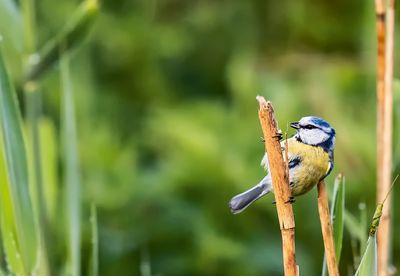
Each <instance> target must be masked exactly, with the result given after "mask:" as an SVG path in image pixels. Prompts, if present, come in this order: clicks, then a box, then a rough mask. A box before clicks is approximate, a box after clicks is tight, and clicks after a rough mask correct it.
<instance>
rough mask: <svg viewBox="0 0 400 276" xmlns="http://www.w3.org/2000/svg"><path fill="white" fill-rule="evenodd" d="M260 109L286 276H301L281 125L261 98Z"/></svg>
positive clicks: (271, 109)
mask: <svg viewBox="0 0 400 276" xmlns="http://www.w3.org/2000/svg"><path fill="white" fill-rule="evenodd" d="M257 101H258V103H259V105H260V109H259V111H258V116H259V119H260V124H261V127H262V130H263V134H264V140H265V150H266V152H268V163H269V171H270V174H271V177H272V186H273V189H274V194H275V201H276V209H277V213H278V219H279V225H280V229H281V236H282V248H283V268H284V273H285V275H286V276H296V275H297V265H296V254H295V235H294V234H295V223H294V215H293V209H292V205H291V203H290V201H289V199H290V197H291V192H290V189H289V176H288V174H287V170H286V165H285V162H284V160H283V156H282V150H281V145H280V142H279V139H277V137H276V135H277V133H278V125H277V122H276V120H275V115H274V109H273V107H272V104H271V102H269V101H268V102H267V101H266V100H265V99H264V97H261V96H257Z"/></svg>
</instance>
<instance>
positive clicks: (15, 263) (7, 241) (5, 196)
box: [0, 133, 25, 275]
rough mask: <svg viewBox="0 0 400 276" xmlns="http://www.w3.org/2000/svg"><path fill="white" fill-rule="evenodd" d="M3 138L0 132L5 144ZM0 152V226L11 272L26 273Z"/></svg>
mask: <svg viewBox="0 0 400 276" xmlns="http://www.w3.org/2000/svg"><path fill="white" fill-rule="evenodd" d="M2 140H3V139H2V134H1V133H0V142H1V143H0V144H3V142H2ZM0 154H1V155H0V228H1V235H2V242H3V248H4V252H5V259H6V262H7V266H8V270H9V271H10V272H12V273H15V274H17V275H23V274H25V270H24V265H23V263H22V260H21V258H18V256H20V255H21V254H20V252H19V249H18V247H17V241H16V234H15V216H14V210H13V206H12V203H11V202H12V199H11V193H10V186H9V184H8V175H7V169H6V164H5V159H4V152H3V149H2V148H0Z"/></svg>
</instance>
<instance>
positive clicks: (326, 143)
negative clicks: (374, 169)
mask: <svg viewBox="0 0 400 276" xmlns="http://www.w3.org/2000/svg"><path fill="white" fill-rule="evenodd" d="M290 126H291V127H292V128H294V129H295V130H296V133H295V134H294V135H293V136H292V137H290V138H289V139H287V144H288V160H289V161H288V167H289V186H290V190H291V193H292V197H291V198H290V199H289V201H291V202H294V198H295V197H297V196H300V195H303V194H305V193H307V192H308V191H310V190H311V189H312V188H313V187H314V186H315V185H317V184H318V183H319V182H320V181H321V180H323V179H324V178H325V177H327V176H328V175H329V173H330V172H331V171H332V169H333V165H334V147H335V139H336V131H335V129H334V128H333V127H332V126H331V125H330V124H329V123H328V122H326V121H325V120H324V119H322V118H320V117H316V116H306V117H302V118H301V119H300V120H299V121H298V122H293V123H291V124H290ZM281 148H282V154H283V158H284V159H286V153H285V141H282V142H281ZM261 165H262V166H263V167H264V168H265V169H266V170H267V172H268V166H269V165H268V155H267V153H265V155H264V157H263V159H262V161H261ZM270 192H273V188H272V179H271V175H270V174H268V173H267V175H266V176H265V177H264V178H263V179H262V180H261V181H260V182H259V183H258V184H257V185H255V186H254V187H253V188H251V189H249V190H247V191H245V192H243V193H241V194H238V195H236V196H235V197H233V198H232V199H231V200H230V202H229V207H230V210H231V212H232V213H233V214H238V213H240V212H242V211H243V210H245V209H246V208H247V207H248V206H249V205H250V204H252V203H253V202H254V201H256V200H257V199H259V198H261V197H263V196H265V195H266V194H268V193H270Z"/></svg>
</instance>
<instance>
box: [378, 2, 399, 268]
mask: <svg viewBox="0 0 400 276" xmlns="http://www.w3.org/2000/svg"><path fill="white" fill-rule="evenodd" d="M394 6H395V0H389V5H388V9H387V16H386V32H387V33H386V34H385V2H384V1H380V0H376V13H377V28H378V25H379V26H380V27H379V28H380V29H377V31H378V81H377V83H378V88H377V89H378V91H377V93H378V106H377V108H378V123H377V131H378V138H377V142H378V160H377V161H378V166H377V169H378V172H377V174H378V183H377V202H382V201H383V199H384V198H385V196H386V195H387V194H388V192H389V190H390V186H391V180H392V133H393V119H392V114H393V49H394V23H395V22H394V21H395V20H394ZM382 36H383V37H384V39H383V42H382V41H381V40H382V39H381V37H382ZM380 39H381V40H380ZM381 44H383V46H382V45H381ZM379 49H381V50H382V49H384V52H383V53H381V52H379ZM382 56H383V57H382ZM382 60H383V61H382ZM382 62H383V65H381V64H380V63H382ZM382 66H383V69H382V68H381V67H382ZM382 71H383V73H382ZM382 74H383V76H382ZM382 81H383V88H381V87H380V86H382ZM382 91H383V93H382ZM390 209H391V195H389V197H388V199H387V204H385V207H384V208H383V213H382V218H381V223H380V227H379V229H378V235H377V245H378V275H379V276H384V275H387V274H388V264H389V250H390V235H391V234H390V225H391V223H390V220H391V219H390V216H391V214H390Z"/></svg>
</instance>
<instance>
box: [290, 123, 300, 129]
mask: <svg viewBox="0 0 400 276" xmlns="http://www.w3.org/2000/svg"><path fill="white" fill-rule="evenodd" d="M290 126H291V127H292V128H294V129H299V128H300V125H299V122H293V123H290Z"/></svg>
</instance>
